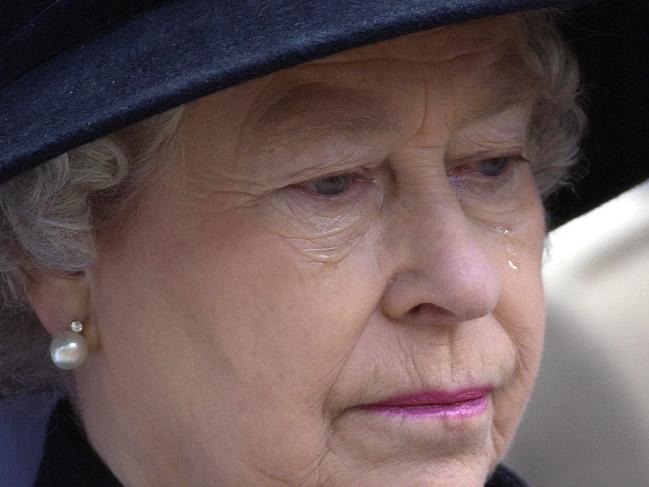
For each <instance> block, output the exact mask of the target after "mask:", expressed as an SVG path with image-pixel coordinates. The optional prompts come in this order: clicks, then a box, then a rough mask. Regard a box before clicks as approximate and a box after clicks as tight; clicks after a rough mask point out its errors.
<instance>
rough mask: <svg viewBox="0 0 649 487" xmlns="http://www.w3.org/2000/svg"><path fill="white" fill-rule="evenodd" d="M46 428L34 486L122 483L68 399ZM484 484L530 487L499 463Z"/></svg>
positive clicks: (489, 486) (111, 485) (111, 486)
mask: <svg viewBox="0 0 649 487" xmlns="http://www.w3.org/2000/svg"><path fill="white" fill-rule="evenodd" d="M47 431H48V436H47V439H46V440H45V449H44V453H43V460H42V462H41V465H40V469H39V472H38V477H37V479H36V483H35V487H90V486H92V487H121V484H120V483H119V481H118V480H117V479H116V478H115V477H114V476H113V474H112V473H111V472H110V470H109V469H108V467H106V465H104V463H103V462H102V461H101V459H100V458H99V456H98V455H97V453H95V451H94V450H93V449H92V447H91V446H90V444H89V443H88V440H87V439H86V436H85V434H84V432H83V429H82V428H81V425H80V423H79V420H78V419H77V418H76V416H75V415H74V412H73V411H72V408H71V406H70V403H69V402H68V401H65V400H62V401H60V402H59V403H58V405H57V406H56V408H55V409H54V411H53V412H52V415H51V416H50V420H49V424H48V426H47ZM485 487H527V484H526V483H525V482H524V481H523V480H521V479H520V478H519V477H518V476H517V475H516V474H514V473H513V472H512V471H511V470H509V469H507V468H506V467H504V466H502V465H499V466H498V468H497V469H496V471H495V472H494V474H493V475H492V477H491V478H490V479H489V481H488V482H487V483H486V484H485Z"/></svg>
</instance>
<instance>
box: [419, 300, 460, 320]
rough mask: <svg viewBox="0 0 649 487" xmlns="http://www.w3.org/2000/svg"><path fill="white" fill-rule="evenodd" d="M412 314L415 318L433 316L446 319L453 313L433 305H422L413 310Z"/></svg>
mask: <svg viewBox="0 0 649 487" xmlns="http://www.w3.org/2000/svg"><path fill="white" fill-rule="evenodd" d="M410 314H411V315H412V316H413V318H430V317H433V316H438V317H446V316H449V315H451V314H452V313H451V312H450V311H448V310H446V309H444V308H442V307H441V306H437V305H435V304H432V303H421V304H418V305H417V306H415V307H414V308H412V309H411V310H410Z"/></svg>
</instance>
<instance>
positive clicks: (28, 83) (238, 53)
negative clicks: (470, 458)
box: [0, 0, 647, 225]
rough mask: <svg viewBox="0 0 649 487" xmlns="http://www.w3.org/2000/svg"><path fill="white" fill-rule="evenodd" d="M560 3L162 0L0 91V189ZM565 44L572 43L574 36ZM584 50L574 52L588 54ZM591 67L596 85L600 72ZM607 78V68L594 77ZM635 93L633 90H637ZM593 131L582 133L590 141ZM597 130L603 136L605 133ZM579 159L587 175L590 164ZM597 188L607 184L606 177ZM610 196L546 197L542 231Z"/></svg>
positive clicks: (619, 186)
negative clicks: (314, 67) (548, 215)
mask: <svg viewBox="0 0 649 487" xmlns="http://www.w3.org/2000/svg"><path fill="white" fill-rule="evenodd" d="M69 3H70V4H73V3H74V2H69ZM565 3H569V4H571V5H573V6H574V5H579V4H582V3H585V2H582V1H578V0H575V1H572V2H557V1H556V0H555V1H552V0H537V1H527V2H520V1H519V0H500V1H493V0H491V1H484V0H483V1H480V0H464V1H460V0H445V1H435V2H433V1H423V0H398V1H380V0H379V1H377V0H373V1H361V2H347V1H345V2H343V1H333V0H326V1H325V0H323V1H318V2H309V1H296V0H273V1H266V2H252V1H251V2H225V1H222V2H218V1H213V0H185V1H174V2H165V3H163V4H162V5H160V6H158V7H156V8H153V9H150V10H147V11H145V12H144V13H141V14H140V15H138V16H136V17H134V18H132V19H130V20H129V21H128V22H122V23H119V24H118V25H117V26H115V27H114V28H113V29H111V30H107V31H104V32H102V33H101V34H100V35H94V36H92V37H91V38H89V39H86V40H84V41H83V42H80V43H78V44H77V45H74V46H73V47H70V48H68V49H66V50H65V51H63V52H62V53H59V54H58V55H56V56H54V57H52V58H51V59H49V60H47V61H46V62H44V63H42V64H40V65H38V66H37V67H35V68H33V69H31V70H30V71H29V72H27V73H25V74H23V75H22V76H20V77H19V78H17V79H16V80H14V81H13V82H11V83H10V84H8V85H6V86H4V87H3V88H2V89H1V90H0V107H1V108H0V110H1V112H0V113H1V114H0V147H2V150H0V182H2V181H4V180H7V179H9V178H11V177H12V176H14V175H17V174H19V173H21V172H23V171H26V170H29V169H30V168H32V167H34V166H36V165H38V164H40V163H42V162H44V161H46V160H48V159H50V158H52V157H55V156H57V155H59V154H61V153H63V152H65V151H67V150H69V149H72V148H74V147H77V146H79V145H81V144H84V143H86V142H89V141H91V140H94V139H96V138H98V137H101V136H103V135H105V134H108V133H110V132H112V131H114V130H117V129H119V128H122V127H125V126H127V125H129V124H131V123H134V122H137V121H139V120H142V119H144V118H146V117H149V116H152V115H155V114H157V113H161V112H163V111H165V110H168V109H170V108H172V107H174V106H177V105H179V104H182V103H186V102H189V101H191V100H194V99H196V98H199V97H201V96H205V95H208V94H211V93H213V92H215V91H218V90H221V89H224V88H226V87H229V86H233V85H236V84H238V83H241V82H244V81H246V80H250V79H253V78H257V77H260V76H263V75H265V74H269V73H272V72H274V71H277V70H279V69H283V68H288V67H290V66H294V65H297V64H300V63H303V62H306V61H309V60H312V59H315V58H319V57H323V56H327V55H330V54H333V53H335V52H339V51H342V50H346V49H350V48H353V47H357V46H361V45H364V44H369V43H373V42H377V41H381V40H386V39H390V38H394V37H397V36H401V35H405V34H409V33H413V32H418V31H423V30H428V29H432V28H435V27H439V26H442V25H446V24H451V23H457V22H462V21H466V20H470V19H475V18H481V17H486V16H492V15H500V14H505V13H511V12H516V11H521V10H530V9H535V8H544V7H551V6H557V5H565ZM625 35H626V33H625ZM622 37H623V38H624V36H622ZM574 40H575V41H576V42H577V43H579V41H583V39H579V38H578V36H576V38H575V39H574ZM588 45H589V44H588V43H586V44H585V47H584V50H585V52H582V53H581V54H585V55H586V56H588V55H590V56H591V57H592V55H593V53H590V52H588V49H590V48H589V47H588ZM644 45H645V46H646V45H647V44H644ZM597 54H598V55H599V53H597ZM614 57H615V56H614V55H613V58H614ZM626 57H628V56H626ZM638 57H639V56H638ZM614 61H615V59H613V60H612V61H611V63H613V62H614ZM607 63H608V61H607ZM588 67H589V66H588V63H586V68H587V69H588ZM593 67H596V68H597V69H595V70H594V71H595V75H596V76H597V75H598V73H599V71H601V65H598V66H595V65H594V64H593ZM615 69H616V68H615V67H614V66H613V65H611V66H607V69H606V70H607V72H609V71H612V70H615ZM598 70H599V71H598ZM645 74H646V66H645ZM638 75H640V76H641V75H642V73H641V72H638V73H636V76H638ZM604 81H606V82H610V81H613V82H614V83H615V82H617V81H618V79H617V77H615V76H614V77H613V78H612V79H604ZM627 81H628V82H626V83H625V85H624V86H625V87H626V86H630V87H631V89H633V86H634V81H632V80H627ZM637 81H638V82H640V78H637ZM635 91H636V92H638V93H639V91H640V90H639V89H638V87H637V85H636V86H635ZM643 91H644V90H643ZM628 94H629V91H628V90H626V89H625V90H624V92H621V93H620V97H618V99H621V101H622V103H623V104H625V105H626V104H627V103H628V102H631V103H634V104H636V100H634V101H631V100H627V99H626V98H625V97H626V96H627V95H628ZM638 96H640V95H638ZM644 96H645V99H644V100H645V102H646V94H645V95H644ZM640 101H641V100H640ZM596 109H597V110H601V109H602V108H601V107H596ZM606 109H607V108H606V105H605V106H604V110H606ZM618 112H619V110H616V111H615V113H618ZM645 116H646V115H645ZM627 122H628V123H626V124H625V125H623V126H624V127H628V128H632V126H633V123H632V121H630V120H628V121H627ZM596 128H597V125H595V126H594V130H593V131H592V132H591V133H592V134H593V135H595V134H600V133H601V132H600V131H598V130H596ZM602 130H603V131H604V132H605V133H607V134H608V128H607V127H605V128H604V129H602ZM645 135H646V134H645ZM640 142H644V141H640ZM596 145H598V146H600V148H601V144H596ZM640 145H644V146H645V147H646V145H647V144H646V143H645V144H638V146H640ZM644 150H645V153H646V148H645V149H644ZM607 154H608V152H607V151H606V150H605V151H604V155H607ZM590 159H591V164H592V165H593V167H596V168H598V169H599V166H600V165H601V163H600V162H599V161H595V162H594V158H593V157H592V156H591V157H590ZM646 161H647V160H646V159H645V165H647V164H646ZM621 167H622V166H619V165H617V166H616V165H613V166H611V167H610V168H609V169H611V170H612V172H613V173H614V174H616V175H618V176H619V177H617V178H616V182H619V184H615V185H614V186H609V185H608V184H604V185H603V187H605V189H606V190H608V189H611V191H612V193H615V194H617V193H618V192H619V191H620V189H624V188H626V187H629V186H631V185H632V184H633V182H635V181H639V180H640V179H641V178H639V177H637V176H638V175H636V177H635V178H631V179H629V180H627V178H626V177H622V176H620V168H621ZM624 167H626V166H624ZM622 172H623V171H622ZM605 174H606V173H605ZM642 174H643V175H644V176H646V174H647V171H646V170H644V171H642ZM596 179H598V180H599V179H601V177H599V176H598V177H597V178H596ZM603 181H604V183H609V182H610V181H609V179H608V177H607V176H604V180H603ZM596 186H597V185H596ZM593 191H595V193H593V194H591V193H592V192H593ZM597 194H600V196H597ZM610 194H611V192H610V191H608V192H607V191H602V189H601V188H600V187H597V188H595V189H593V188H591V190H590V192H589V196H588V203H587V204H586V205H584V204H583V200H581V206H580V207H579V208H580V209H575V206H574V205H575V203H574V201H573V202H572V203H571V202H567V203H566V202H565V201H563V200H557V199H555V200H553V201H559V203H554V202H553V203H551V204H553V205H556V207H555V208H553V209H552V214H553V215H554V218H553V220H552V224H554V225H556V224H557V223H560V222H562V221H564V220H565V219H567V218H570V217H571V216H574V215H575V214H578V213H580V212H581V211H583V208H587V207H592V206H596V205H597V204H598V203H599V202H600V201H601V200H603V199H608V198H609V197H610ZM602 198H603V199H602ZM565 205H568V206H569V207H570V208H566V207H565Z"/></svg>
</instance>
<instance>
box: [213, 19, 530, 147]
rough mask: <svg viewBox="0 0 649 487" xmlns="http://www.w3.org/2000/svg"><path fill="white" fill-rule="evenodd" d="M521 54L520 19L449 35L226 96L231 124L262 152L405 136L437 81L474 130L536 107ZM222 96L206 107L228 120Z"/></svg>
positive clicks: (326, 64)
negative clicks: (519, 107) (292, 138)
mask: <svg viewBox="0 0 649 487" xmlns="http://www.w3.org/2000/svg"><path fill="white" fill-rule="evenodd" d="M522 45H523V33H522V30H521V28H520V22H519V19H518V17H517V16H504V17H494V18H489V19H481V20H477V21H473V22H467V23H464V24H457V25H451V26H446V27H441V28H438V29H435V30H432V31H427V32H422V33H417V34H413V35H408V36H404V37H401V38H397V39H393V40H389V41H385V42H381V43H377V44H372V45H368V46H364V47H361V48H357V49H353V50H350V51H345V52H341V53H338V54H335V55H332V56H329V57H327V58H324V59H320V60H316V61H312V62H310V63H305V64H303V65H300V66H297V67H294V68H290V69H286V70H284V71H280V72H278V73H275V74H273V75H270V76H267V77H265V78H262V79H259V80H255V81H253V82H249V83H246V84H245V85H242V86H240V87H236V88H234V89H233V90H226V92H228V91H229V92H230V93H229V96H228V101H226V102H225V103H226V104H227V105H229V108H226V112H227V113H228V115H229V116H230V122H232V123H234V121H235V120H238V123H239V124H240V127H241V128H240V130H238V132H239V134H240V135H241V139H242V140H241V141H242V142H245V141H246V140H247V141H254V143H253V144H252V145H251V144H248V145H251V146H254V147H259V146H260V145H262V144H265V143H271V144H272V143H273V141H274V139H275V138H282V137H286V134H296V135H300V134H304V133H305V127H310V128H312V129H315V132H317V133H314V132H309V134H308V135H309V136H310V137H326V136H327V135H328V134H329V133H334V132H335V133H346V134H349V136H353V137H359V136H363V135H367V136H372V135H374V136H377V134H378V135H380V134H382V133H385V132H389V131H390V130H397V129H399V128H403V124H404V123H407V119H408V118H409V117H407V116H404V117H403V120H401V119H400V114H401V115H405V114H408V113H409V112H408V110H407V109H404V104H406V105H407V104H412V109H413V110H416V109H418V108H417V107H421V106H422V103H421V102H424V100H422V99H421V96H422V93H423V92H424V89H422V86H423V84H426V80H429V81H430V83H428V84H430V85H431V86H432V89H433V90H435V88H439V90H436V92H435V93H432V94H431V96H438V95H439V96H448V93H450V92H453V91H454V90H456V91H458V92H462V93H463V96H462V99H461V105H462V106H461V107H460V109H457V112H458V113H459V116H458V117H457V118H458V120H457V123H458V124H459V125H468V124H471V123H473V122H476V121H479V120H481V119H485V118H488V117H490V116H492V115H495V114H497V113H499V112H502V111H504V110H506V109H507V108H508V107H511V106H513V105H516V104H520V103H522V102H524V101H527V100H529V99H530V98H531V94H532V93H533V91H534V88H535V82H534V80H533V77H532V76H531V75H530V73H529V71H528V70H527V69H526V67H525V63H524V60H523V57H522V54H521V52H522V48H521V46H522ZM422 80H423V81H425V83H422ZM451 84H454V85H455V86H449V85H451ZM224 93H225V92H223V93H222V94H224ZM222 94H219V93H217V94H216V95H214V96H213V97H208V98H207V99H205V101H201V103H202V104H203V108H206V109H207V110H206V112H211V113H223V110H219V109H218V107H217V105H218V104H219V103H221V104H222V103H223V100H221V101H220V102H219V100H218V99H219V98H223V96H221V95H222ZM408 94H412V96H410V97H409V96H408ZM417 97H419V98H417ZM212 103H214V104H215V105H213V108H215V109H214V110H212V109H210V104H212ZM455 103H457V100H456V101H455ZM235 107H236V108H235ZM221 108H222V107H221ZM406 108H407V107H406ZM454 109H455V108H454ZM460 112H461V113H460ZM243 145H244V146H245V145H246V144H243Z"/></svg>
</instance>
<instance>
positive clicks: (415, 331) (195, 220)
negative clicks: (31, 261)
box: [31, 17, 544, 487]
mask: <svg viewBox="0 0 649 487" xmlns="http://www.w3.org/2000/svg"><path fill="white" fill-rule="evenodd" d="M520 35H521V34H520V32H519V30H518V24H517V19H516V17H503V18H497V19H488V20H483V21H476V22H472V23H468V24H463V25H457V26H452V27H446V28H441V29H437V30H435V31H431V32H426V33H422V34H417V35H414V36H408V37H404V38H400V39H397V40H393V41H388V42H385V43H382V44H375V45H371V46H367V47H363V48H360V49H356V50H353V51H349V52H345V53H341V54H338V55H335V56H331V57H329V58H326V59H324V60H319V61H316V62H311V63H307V64H304V65H301V66H298V67H295V68H291V69H288V70H285V71H282V72H278V73H275V74H273V75H270V76H267V77H264V78H261V79H258V80H254V81H251V82H248V83H246V84H243V85H240V86H237V87H234V88H231V89H228V90H225V91H222V92H219V93H216V94H214V95H212V96H210V97H206V98H203V99H200V100H198V101H196V102H194V103H192V104H190V105H188V106H187V107H186V109H185V114H184V117H183V120H182V121H181V125H180V128H179V134H178V137H179V141H180V149H179V150H177V151H173V152H172V151H170V152H168V153H165V154H163V155H162V157H164V158H166V160H167V161H166V162H167V164H166V165H165V169H164V170H161V171H159V172H158V173H156V174H155V175H154V176H152V180H151V182H150V184H149V185H148V187H147V189H146V191H145V192H144V194H143V196H142V198H141V199H140V200H139V201H138V204H137V208H136V209H134V210H133V211H130V212H129V213H128V214H125V215H123V216H121V217H120V218H119V219H118V221H117V222H113V223H111V224H106V225H103V226H102V227H101V228H100V229H99V230H98V234H97V242H98V260H97V263H96V265H95V266H94V268H93V269H91V270H90V271H89V272H88V273H87V274H86V275H85V276H84V277H83V278H80V279H74V280H73V279H67V280H62V279H55V278H45V277H42V278H40V279H36V280H35V282H34V284H33V286H32V290H31V295H32V302H33V304H34V307H35V308H36V310H37V312H38V313H39V315H40V316H41V319H42V321H43V323H44V324H45V326H46V327H47V328H48V329H49V330H50V331H51V332H52V333H55V332H57V331H60V328H61V323H67V322H70V321H72V320H74V319H80V318H82V319H85V321H86V323H87V327H88V331H87V334H88V337H89V340H90V341H91V352H90V356H89V358H88V360H87V361H86V363H85V364H84V365H83V366H82V367H81V368H79V369H77V371H75V379H76V385H77V390H78V397H77V403H78V407H79V409H80V411H81V414H82V417H83V421H84V424H85V427H86V429H87V432H88V435H89V438H90V440H91V442H92V444H93V445H94V447H95V448H96V450H97V451H98V453H99V454H100V455H101V457H102V458H103V459H104V461H105V462H106V463H107V465H108V466H109V467H110V468H111V470H112V471H113V472H114V473H115V474H116V476H117V477H118V478H119V479H120V480H121V481H122V482H123V483H124V484H125V485H129V486H131V485H137V486H149V485H150V486H153V485H156V486H178V485H193V486H209V485H232V486H235V485H265V486H280V485H300V486H316V485H323V486H325V485H326V486H349V485H373V486H394V485H414V486H419V485H422V486H423V485H426V486H456V485H463V486H468V487H470V486H480V485H483V483H484V481H485V478H486V477H487V476H488V474H489V472H490V471H491V470H492V469H493V468H494V466H495V464H496V463H497V462H498V461H499V459H501V458H502V456H503V455H504V454H505V452H506V449H507V447H508V445H509V443H510V441H511V439H512V436H513V433H514V431H515V429H516V425H517V422H518V420H519V418H520V416H521V414H522V412H523V409H524V406H525V403H526V401H527V399H528V397H529V395H530V392H531V389H532V386H533V383H534V379H535V376H536V373H537V369H538V364H539V359H540V354H541V349H542V336H543V323H544V313H543V294H542V284H541V257H542V253H543V241H544V223H543V221H544V218H543V209H542V205H541V201H540V198H539V195H538V191H537V189H536V185H535V182H534V180H533V177H532V173H531V169H530V167H531V165H533V164H534V161H529V162H526V161H524V160H522V157H525V155H526V146H527V144H528V141H527V140H526V131H525V129H526V126H527V122H528V119H529V117H530V106H531V103H530V102H529V100H528V97H529V90H528V89H527V87H526V86H527V85H526V81H525V80H526V78H525V75H524V74H525V69H524V67H522V66H521V65H520V61H519V60H518V58H517V55H516V52H517V51H516V50H517V46H518V40H519V38H520ZM509 105H510V106H509ZM485 117H486V118H485ZM498 158H501V159H498ZM502 158H504V169H502V168H500V169H498V168H499V167H500V166H499V164H500V162H499V161H503V159H502ZM494 167H495V168H497V169H498V171H497V174H496V175H495V176H494V175H490V174H491V173H492V170H493V169H494ZM337 174H346V175H348V176H342V178H343V180H344V181H347V183H345V184H342V185H340V186H341V187H342V189H341V191H340V193H339V194H337V195H335V196H326V195H321V194H319V193H318V190H319V189H321V188H322V187H323V186H322V185H323V184H325V183H327V181H324V182H323V178H326V177H329V176H331V175H337ZM345 178H347V179H345ZM334 182H335V181H334ZM328 183H329V184H333V183H332V180H329V181H328ZM334 187H336V186H335V184H334ZM478 386H488V387H491V388H493V391H492V392H491V393H490V394H489V403H488V408H487V410H486V411H485V412H484V413H482V414H480V415H478V416H474V417H466V418H455V419H453V418H446V419H444V418H423V419H421V418H420V419H408V418H405V419H403V420H402V419H399V418H396V419H395V418H389V417H385V416H381V415H378V414H375V413H370V412H367V411H362V410H359V409H358V406H360V405H363V404H370V403H376V402H378V401H380V400H383V399H387V398H389V397H392V396H396V395H400V394H404V393H414V392H418V391H422V390H431V389H435V390H457V389H462V388H466V387H478Z"/></svg>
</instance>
